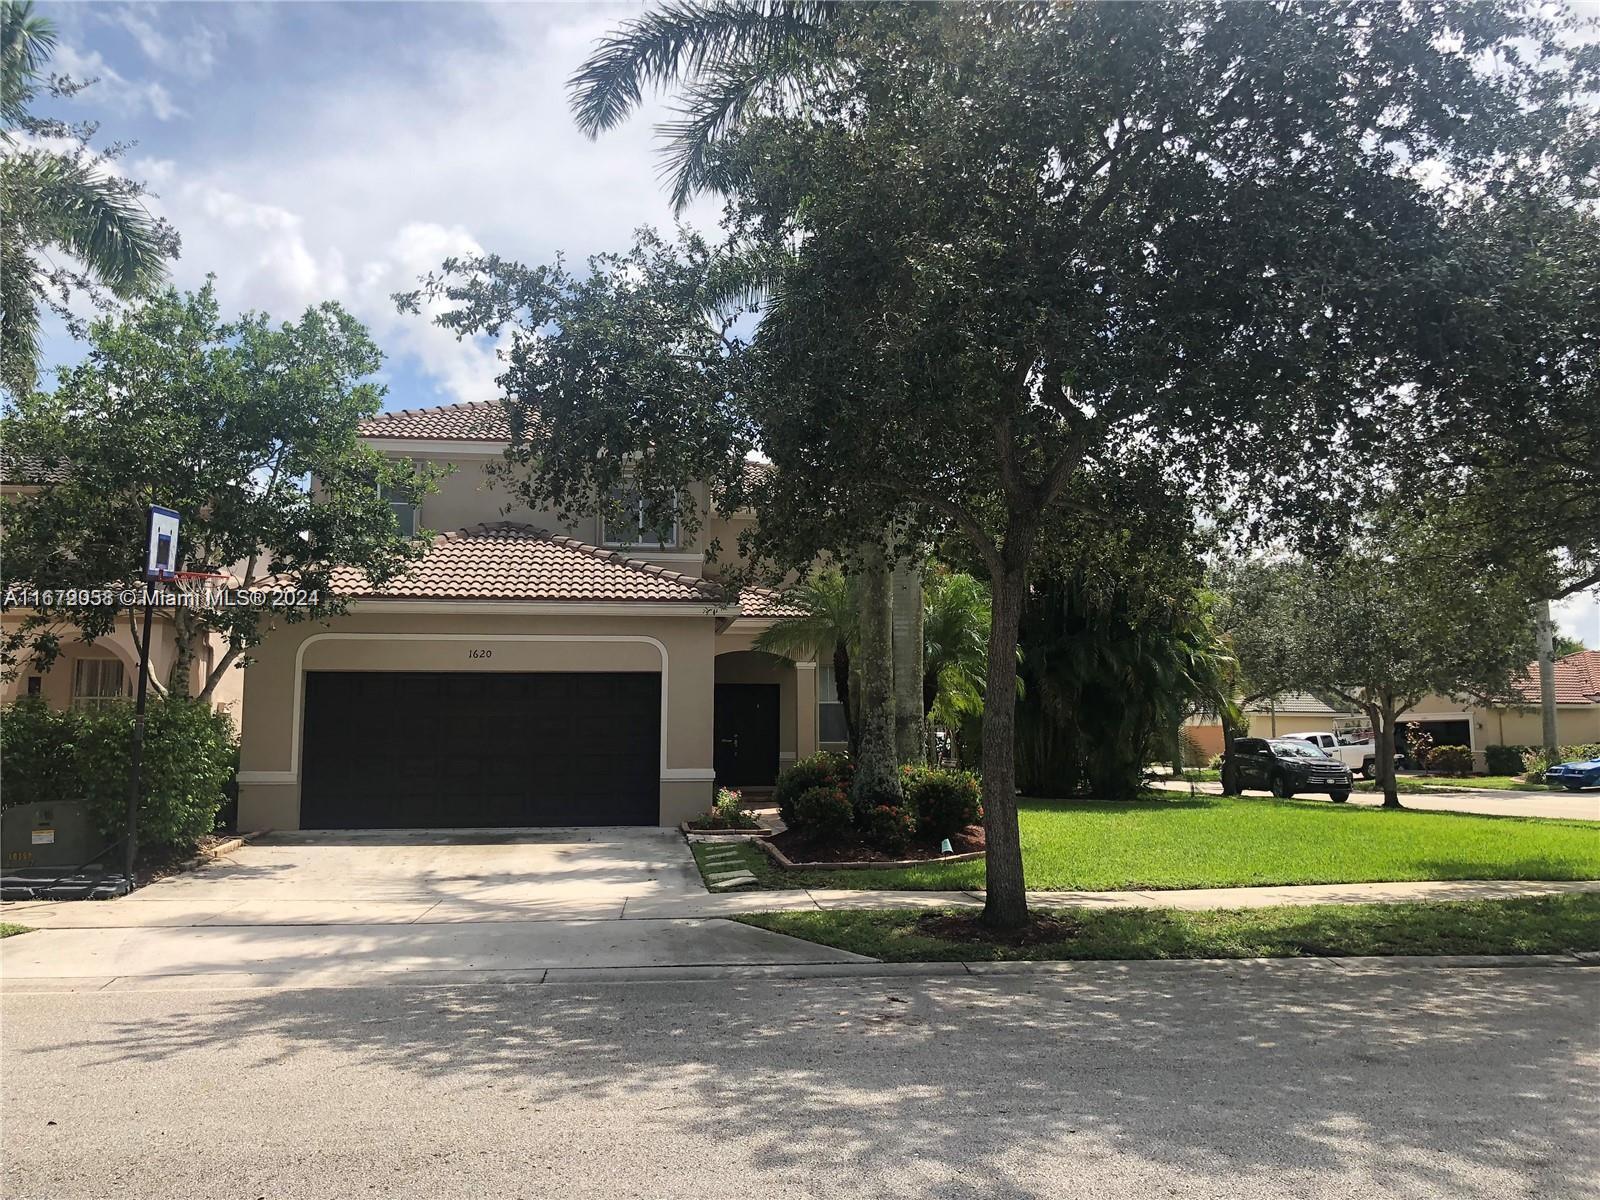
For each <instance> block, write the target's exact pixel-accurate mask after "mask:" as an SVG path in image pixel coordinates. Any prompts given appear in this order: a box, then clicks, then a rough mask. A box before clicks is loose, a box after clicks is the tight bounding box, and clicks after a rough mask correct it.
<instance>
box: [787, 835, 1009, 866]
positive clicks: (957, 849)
mask: <svg viewBox="0 0 1600 1200" xmlns="http://www.w3.org/2000/svg"><path fill="white" fill-rule="evenodd" d="M769 840H770V842H771V844H772V845H774V846H776V847H777V848H778V849H779V850H782V851H783V852H784V854H786V855H788V857H789V858H790V859H791V860H792V861H793V862H794V863H795V864H797V865H800V866H804V865H806V864H808V863H841V862H848V863H889V862H893V863H900V862H937V861H939V860H940V859H942V858H944V857H945V855H943V854H941V853H940V852H939V843H938V842H913V843H912V844H911V845H910V846H909V847H907V848H906V851H905V852H904V853H903V854H884V853H883V852H882V851H879V850H874V849H873V848H872V847H871V846H867V845H863V844H862V843H861V842H858V841H854V840H847V841H840V840H833V841H824V840H818V839H815V838H810V837H807V836H806V835H804V834H802V833H800V832H799V831H797V830H794V829H786V830H784V831H783V832H782V833H780V834H776V835H774V836H773V837H772V838H771V839H769ZM950 848H951V851H952V852H953V853H955V854H970V853H973V852H976V851H978V850H982V849H983V848H984V841H983V826H981V825H969V826H967V828H966V829H964V830H962V832H960V833H958V834H956V836H955V837H953V838H951V839H950Z"/></svg>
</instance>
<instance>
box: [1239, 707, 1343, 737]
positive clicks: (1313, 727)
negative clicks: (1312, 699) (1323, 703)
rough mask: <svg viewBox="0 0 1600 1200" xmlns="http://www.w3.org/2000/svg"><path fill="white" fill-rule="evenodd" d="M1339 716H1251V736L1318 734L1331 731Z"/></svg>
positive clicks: (1284, 714) (1260, 713) (1324, 714)
mask: <svg viewBox="0 0 1600 1200" xmlns="http://www.w3.org/2000/svg"><path fill="white" fill-rule="evenodd" d="M1336 720H1338V717H1337V716H1332V715H1330V714H1328V713H1282V712H1281V713H1278V714H1277V716H1276V717H1274V716H1273V714H1271V713H1264V712H1258V713H1251V714H1250V736H1251V737H1258V738H1267V737H1284V736H1286V735H1287V734H1291V733H1318V732H1321V731H1323V730H1329V731H1331V730H1332V729H1333V723H1334V721H1336Z"/></svg>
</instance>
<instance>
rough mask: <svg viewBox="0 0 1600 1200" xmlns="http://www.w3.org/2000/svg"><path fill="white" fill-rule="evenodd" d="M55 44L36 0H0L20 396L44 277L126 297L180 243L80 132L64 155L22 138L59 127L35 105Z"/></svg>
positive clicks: (6, 252)
mask: <svg viewBox="0 0 1600 1200" xmlns="http://www.w3.org/2000/svg"><path fill="white" fill-rule="evenodd" d="M55 44H56V31H55V26H54V25H53V24H52V23H51V22H50V21H48V20H46V19H44V18H43V17H40V16H37V15H36V14H35V13H34V11H33V4H32V3H31V0H20V2H18V0H0V116H3V120H4V126H3V131H0V153H3V155H4V157H3V159H0V357H3V358H4V369H3V373H0V383H4V384H5V386H6V387H7V388H9V389H11V391H12V392H13V393H14V394H16V393H21V392H26V391H31V390H32V388H33V385H34V381H35V379H36V378H37V376H38V358H39V307H40V305H41V304H44V303H47V302H49V297H48V296H47V293H46V290H45V283H44V281H45V280H49V282H50V283H51V285H52V289H53V290H55V291H56V292H57V293H58V294H59V293H60V292H61V291H63V290H65V288H66V287H68V286H71V285H75V284H77V285H88V286H91V287H92V286H94V285H99V286H101V287H104V288H106V289H107V290H109V291H110V292H111V293H112V294H113V295H114V296H116V297H118V298H119V299H129V298H131V297H133V296H136V295H138V294H140V293H141V292H144V291H146V290H148V289H149V288H150V287H152V286H153V285H155V284H156V283H158V282H159V281H160V280H161V279H162V277H163V276H164V275H165V273H166V270H165V259H166V258H167V257H168V256H169V255H170V254H172V253H173V251H174V248H175V247H174V242H173V239H172V237H171V234H170V231H169V230H167V228H166V227H165V225H164V224H163V223H162V222H160V221H158V220H156V219H155V218H154V217H152V216H151V215H150V214H149V213H148V212H147V211H146V210H145V209H144V206H143V205H141V204H140V203H139V199H138V198H139V195H140V192H141V189H140V187H139V185H138V184H136V183H133V182H132V181H130V180H126V179H120V178H117V177H116V176H114V175H111V174H108V173H107V172H105V171H103V170H102V169H101V167H100V163H101V162H102V159H101V158H100V156H98V155H94V154H91V153H89V152H88V151H87V148H86V147H85V146H84V145H83V144H82V141H81V139H80V145H79V147H78V150H77V151H76V152H74V153H70V154H63V153H57V152H54V151H51V150H46V149H42V148H40V147H39V146H37V145H30V144H28V142H27V141H26V140H24V139H23V138H22V137H19V135H29V134H41V133H49V132H61V131H62V128H63V127H61V126H60V125H59V124H58V123H56V122H50V121H44V120H40V119H38V118H35V117H33V116H32V115H31V114H30V113H29V111H28V103H29V101H30V100H32V98H33V97H34V96H35V95H36V94H37V93H38V91H39V89H40V87H41V86H44V83H43V80H44V68H45V64H46V62H47V61H48V60H49V57H50V52H51V51H52V50H53V49H54V47H55ZM52 247H53V248H56V249H59V250H62V251H64V252H66V253H67V254H69V255H71V256H72V257H73V258H75V259H76V260H77V261H78V262H79V263H81V264H82V267H83V271H82V273H78V272H73V271H70V270H64V269H62V268H59V267H54V268H53V270H51V271H50V272H48V273H47V272H46V271H45V270H44V269H43V267H42V266H41V263H40V258H41V256H43V255H46V254H47V252H48V250H49V249H50V248H52ZM52 265H53V264H52ZM58 311H60V308H59V307H58Z"/></svg>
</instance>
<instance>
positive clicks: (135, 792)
mask: <svg viewBox="0 0 1600 1200" xmlns="http://www.w3.org/2000/svg"><path fill="white" fill-rule="evenodd" d="M154 614H155V606H154V605H153V604H152V603H151V595H150V581H149V580H148V579H147V580H145V585H144V648H143V651H142V653H140V655H139V695H138V699H137V700H135V701H134V705H133V762H132V766H133V771H132V775H133V783H132V786H131V787H129V789H128V839H127V844H126V845H125V847H124V848H123V853H122V865H123V870H124V872H125V873H126V875H127V876H128V887H129V889H130V890H131V889H132V887H133V859H134V856H135V855H136V854H137V853H138V850H139V784H140V782H141V781H140V778H139V776H140V768H141V767H142V765H143V763H144V702H145V698H146V696H148V695H149V693H150V627H151V622H152V618H153V617H154Z"/></svg>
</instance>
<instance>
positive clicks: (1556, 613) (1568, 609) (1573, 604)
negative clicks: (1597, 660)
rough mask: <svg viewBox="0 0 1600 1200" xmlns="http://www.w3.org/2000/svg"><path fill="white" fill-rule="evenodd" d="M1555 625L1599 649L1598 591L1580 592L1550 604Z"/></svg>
mask: <svg viewBox="0 0 1600 1200" xmlns="http://www.w3.org/2000/svg"><path fill="white" fill-rule="evenodd" d="M1550 614H1551V616H1553V617H1554V618H1555V621H1556V627H1557V628H1558V629H1560V630H1561V632H1562V633H1564V634H1566V635H1567V636H1568V637H1575V638H1577V639H1578V640H1580V641H1581V642H1583V644H1584V645H1586V646H1588V647H1589V649H1591V650H1600V592H1581V593H1579V594H1578V595H1576V596H1568V597H1567V598H1566V599H1565V600H1562V601H1560V602H1558V603H1556V604H1553V605H1551V608H1550Z"/></svg>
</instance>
